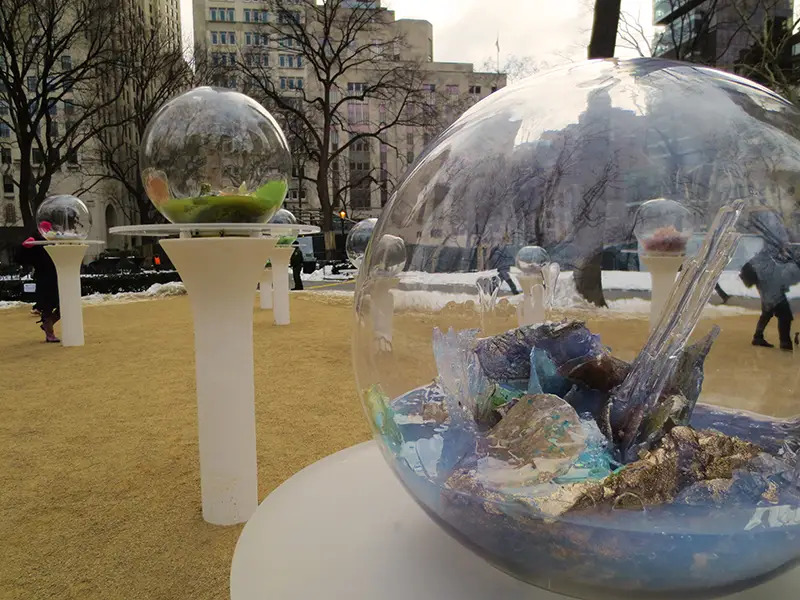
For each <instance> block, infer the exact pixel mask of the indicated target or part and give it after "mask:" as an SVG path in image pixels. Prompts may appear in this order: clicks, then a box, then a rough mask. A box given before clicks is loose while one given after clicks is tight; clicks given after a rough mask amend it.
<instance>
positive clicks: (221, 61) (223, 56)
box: [219, 52, 228, 67]
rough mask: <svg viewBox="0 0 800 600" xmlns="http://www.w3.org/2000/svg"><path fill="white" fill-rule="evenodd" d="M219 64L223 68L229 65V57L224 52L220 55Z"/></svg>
mask: <svg viewBox="0 0 800 600" xmlns="http://www.w3.org/2000/svg"><path fill="white" fill-rule="evenodd" d="M219 64H221V65H222V66H223V67H226V66H227V65H228V55H227V54H226V53H224V52H223V53H222V54H220V55H219Z"/></svg>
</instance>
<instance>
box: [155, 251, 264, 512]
mask: <svg viewBox="0 0 800 600" xmlns="http://www.w3.org/2000/svg"><path fill="white" fill-rule="evenodd" d="M161 245H162V246H163V248H164V250H165V252H166V253H167V254H168V255H169V258H170V260H172V262H173V264H174V265H175V268H176V269H177V270H178V272H179V273H180V276H181V279H182V280H183V282H184V285H185V286H186V291H187V292H188V294H189V301H190V303H191V306H192V313H193V316H194V341H195V368H196V377H197V421H198V427H199V444H200V487H201V494H202V500H203V518H204V519H205V520H206V521H208V522H209V523H212V524H214V525H233V524H236V523H244V522H245V521H247V519H249V518H250V516H251V515H252V514H253V512H254V511H255V509H256V507H257V506H258V473H257V465H256V424H255V405H254V400H255V390H254V382H253V377H254V375H253V300H254V299H255V292H256V282H257V281H258V279H259V276H260V275H261V273H262V271H263V270H264V263H265V262H266V261H267V255H268V254H269V252H270V250H271V248H272V247H273V246H274V245H275V240H271V239H268V238H257V237H253V238H244V237H239V238H236V237H228V238H194V239H170V240H163V241H162V242H161Z"/></svg>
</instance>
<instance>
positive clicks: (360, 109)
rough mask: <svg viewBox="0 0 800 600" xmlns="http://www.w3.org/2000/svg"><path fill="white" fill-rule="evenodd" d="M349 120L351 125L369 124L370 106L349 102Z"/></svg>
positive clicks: (364, 103) (363, 103)
mask: <svg viewBox="0 0 800 600" xmlns="http://www.w3.org/2000/svg"><path fill="white" fill-rule="evenodd" d="M347 120H348V122H349V123H350V124H351V125H360V124H363V123H368V122H369V104H367V103H366V102H348V103H347Z"/></svg>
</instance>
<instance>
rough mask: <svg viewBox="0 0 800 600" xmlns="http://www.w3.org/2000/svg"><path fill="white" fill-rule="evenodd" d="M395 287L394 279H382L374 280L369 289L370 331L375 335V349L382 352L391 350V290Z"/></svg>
mask: <svg viewBox="0 0 800 600" xmlns="http://www.w3.org/2000/svg"><path fill="white" fill-rule="evenodd" d="M396 285H397V279H396V278H382V279H377V280H375V281H374V282H373V283H372V286H371V288H370V311H371V312H372V329H373V332H374V335H375V343H376V344H377V349H378V350H380V351H383V352H389V351H391V350H392V330H393V328H394V296H392V292H391V290H392V288H394V287H395V286H396Z"/></svg>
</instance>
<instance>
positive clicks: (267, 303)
mask: <svg viewBox="0 0 800 600" xmlns="http://www.w3.org/2000/svg"><path fill="white" fill-rule="evenodd" d="M258 296H259V299H260V301H261V308H263V309H265V310H266V309H269V308H272V268H270V267H267V268H265V269H264V271H263V273H261V281H260V282H259V284H258Z"/></svg>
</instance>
